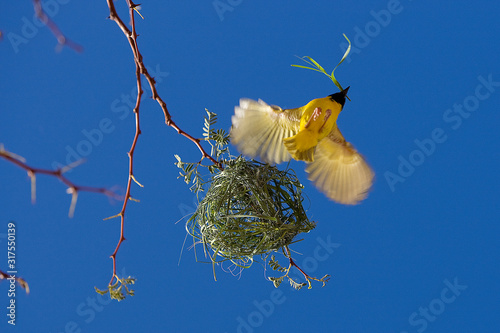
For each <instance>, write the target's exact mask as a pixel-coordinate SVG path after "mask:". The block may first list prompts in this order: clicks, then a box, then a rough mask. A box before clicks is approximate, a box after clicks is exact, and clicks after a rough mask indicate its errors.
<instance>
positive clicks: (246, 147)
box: [230, 87, 375, 205]
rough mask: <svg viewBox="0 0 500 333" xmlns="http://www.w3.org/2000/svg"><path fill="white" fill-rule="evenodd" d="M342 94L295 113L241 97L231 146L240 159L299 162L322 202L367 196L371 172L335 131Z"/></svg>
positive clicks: (355, 201) (349, 201) (351, 201)
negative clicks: (323, 199)
mask: <svg viewBox="0 0 500 333" xmlns="http://www.w3.org/2000/svg"><path fill="white" fill-rule="evenodd" d="M348 90H349V87H347V88H346V89H343V90H342V91H340V92H337V93H334V94H331V95H328V96H327V97H323V98H317V99H313V100H311V101H310V102H309V103H307V104H306V105H304V106H302V107H299V108H295V109H282V108H280V107H279V106H276V105H268V104H267V103H265V102H264V101H262V100H261V99H259V100H258V101H255V100H252V99H249V98H241V99H240V101H239V106H235V108H234V115H233V116H232V117H231V121H232V127H231V131H230V139H231V142H232V143H233V144H234V145H235V146H236V148H237V149H238V151H239V152H240V153H242V154H243V155H246V156H248V157H250V158H254V159H255V158H257V157H258V158H260V159H261V160H262V161H263V162H265V163H269V164H272V165H274V164H279V163H282V162H287V161H289V160H290V159H291V158H293V159H295V160H298V161H304V162H306V164H307V165H306V172H307V173H308V179H309V180H310V181H311V182H312V183H313V184H314V185H315V186H316V188H317V189H318V190H320V191H321V192H323V193H324V194H325V195H326V196H327V197H328V198H330V199H332V200H333V201H335V202H338V203H341V204H345V205H355V204H358V203H359V202H361V201H362V200H364V199H365V198H366V197H367V195H368V192H369V190H370V188H371V186H372V184H373V179H374V175H375V174H374V172H373V170H372V169H371V167H370V166H369V165H368V163H367V162H366V160H365V158H364V157H363V156H362V155H361V154H360V153H358V152H357V150H356V149H355V148H354V146H353V145H352V144H351V143H349V142H347V141H346V139H345V138H344V136H343V135H342V133H341V132H340V130H339V129H338V127H337V118H338V116H339V114H340V112H341V111H342V109H343V107H344V104H345V99H346V96H347V91H348Z"/></svg>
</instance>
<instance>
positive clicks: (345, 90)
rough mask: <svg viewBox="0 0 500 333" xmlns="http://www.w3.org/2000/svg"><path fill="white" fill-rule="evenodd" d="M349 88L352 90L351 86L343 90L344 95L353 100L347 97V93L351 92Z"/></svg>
mask: <svg viewBox="0 0 500 333" xmlns="http://www.w3.org/2000/svg"><path fill="white" fill-rule="evenodd" d="M349 88H351V86H349V87H347V88H345V89H344V90H342V94H343V95H344V96H345V97H347V99H348V100H351V99H350V98H349V97H348V96H347V91H349Z"/></svg>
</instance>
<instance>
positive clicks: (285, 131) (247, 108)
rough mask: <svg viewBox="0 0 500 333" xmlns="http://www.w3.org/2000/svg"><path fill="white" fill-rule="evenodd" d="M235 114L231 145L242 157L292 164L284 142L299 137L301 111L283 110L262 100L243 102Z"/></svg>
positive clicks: (244, 99) (241, 101)
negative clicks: (294, 136) (292, 137)
mask: <svg viewBox="0 0 500 333" xmlns="http://www.w3.org/2000/svg"><path fill="white" fill-rule="evenodd" d="M234 111H235V112H234V116H233V117H232V118H231V120H232V123H233V127H232V128H231V142H232V143H233V144H234V145H236V147H237V148H238V150H239V151H240V152H241V153H242V154H244V155H247V156H250V157H252V158H255V157H260V159H261V160H262V161H264V162H267V163H271V164H274V163H276V164H278V163H281V162H286V161H289V160H290V158H291V156H290V153H288V151H287V149H286V147H285V145H284V144H283V139H285V138H288V137H290V136H293V135H295V134H297V133H298V131H299V126H300V116H301V112H300V109H291V110H282V109H281V108H279V107H276V106H270V105H268V104H266V103H265V102H264V101H262V100H259V101H254V100H251V99H248V98H242V99H240V105H239V106H236V107H235V108H234Z"/></svg>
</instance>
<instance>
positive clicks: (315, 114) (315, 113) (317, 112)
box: [304, 107, 331, 128]
mask: <svg viewBox="0 0 500 333" xmlns="http://www.w3.org/2000/svg"><path fill="white" fill-rule="evenodd" d="M330 113H331V111H330ZM320 115H321V108H319V107H318V108H316V109H314V111H313V113H312V115H311V118H309V121H308V122H307V124H306V126H304V128H308V127H309V125H311V121H316V119H318V117H319V116H320Z"/></svg>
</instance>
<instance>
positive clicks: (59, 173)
mask: <svg viewBox="0 0 500 333" xmlns="http://www.w3.org/2000/svg"><path fill="white" fill-rule="evenodd" d="M0 157H1V158H3V159H5V160H7V161H9V162H11V163H12V164H15V165H17V166H18V167H20V168H22V169H24V170H26V171H27V172H28V176H29V177H30V178H31V202H32V203H35V201H36V174H41V175H48V176H53V177H56V178H57V179H59V180H60V181H61V182H62V183H63V184H64V185H66V186H67V187H68V189H67V190H66V192H67V193H69V194H71V195H72V199H71V205H70V209H69V217H73V214H74V212H75V206H76V199H77V198H78V192H80V191H82V192H94V193H101V194H104V195H106V196H108V197H110V198H114V199H121V198H122V197H121V196H120V195H118V194H117V193H115V192H113V191H112V190H109V189H107V188H104V187H92V186H82V185H76V184H75V183H73V182H72V181H71V180H69V179H68V178H66V176H64V173H65V172H66V171H68V170H70V169H72V168H73V167H75V166H76V165H77V164H80V163H81V162H80V161H77V162H75V163H73V164H70V165H67V166H65V167H62V168H58V169H56V170H49V169H41V168H34V167H32V166H29V165H28V164H26V161H25V159H24V158H22V157H21V156H18V155H16V154H14V153H11V152H9V151H7V150H5V149H4V147H3V145H1V144H0Z"/></svg>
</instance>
